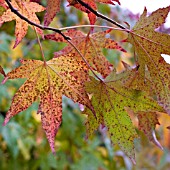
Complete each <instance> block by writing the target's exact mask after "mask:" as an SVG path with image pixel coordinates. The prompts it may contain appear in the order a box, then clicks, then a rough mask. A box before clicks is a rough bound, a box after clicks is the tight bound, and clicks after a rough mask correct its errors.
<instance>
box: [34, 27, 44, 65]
mask: <svg viewBox="0 0 170 170" xmlns="http://www.w3.org/2000/svg"><path fill="white" fill-rule="evenodd" d="M33 28H34V31H35V34H36V37H37V40H38V44H39V47H40V51H41V56H42V59H43V61H44V65H46V59H45V56H44V51H43V48H42V45H41V41H40V38H39V36H38V33H37V31H36V29H35V26H33Z"/></svg>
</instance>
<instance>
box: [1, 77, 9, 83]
mask: <svg viewBox="0 0 170 170" xmlns="http://www.w3.org/2000/svg"><path fill="white" fill-rule="evenodd" d="M8 78H9V77H5V78H4V79H3V80H2V82H1V84H5V83H6V81H7V80H8Z"/></svg>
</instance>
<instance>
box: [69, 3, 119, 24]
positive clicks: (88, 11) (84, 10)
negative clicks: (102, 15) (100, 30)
mask: <svg viewBox="0 0 170 170" xmlns="http://www.w3.org/2000/svg"><path fill="white" fill-rule="evenodd" d="M67 1H68V2H69V5H68V6H74V7H75V8H77V9H79V10H81V11H83V12H85V13H87V14H88V17H89V20H90V24H91V25H94V23H95V22H96V15H95V14H93V13H92V12H91V11H90V10H89V9H87V8H86V7H85V6H82V5H81V4H80V3H79V2H78V1H76V0H67ZM82 1H83V2H84V3H85V4H86V5H87V6H90V7H91V8H92V9H94V10H96V9H97V5H96V2H99V3H105V4H112V5H114V3H113V1H115V2H117V3H118V4H119V5H120V2H119V0H82Z"/></svg>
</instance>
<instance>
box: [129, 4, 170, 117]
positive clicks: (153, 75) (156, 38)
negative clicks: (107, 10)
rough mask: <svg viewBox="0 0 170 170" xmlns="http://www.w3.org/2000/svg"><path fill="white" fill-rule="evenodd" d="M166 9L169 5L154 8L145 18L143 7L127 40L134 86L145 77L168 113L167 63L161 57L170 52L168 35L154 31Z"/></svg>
mask: <svg viewBox="0 0 170 170" xmlns="http://www.w3.org/2000/svg"><path fill="white" fill-rule="evenodd" d="M169 11H170V6H169V7H166V8H162V9H158V10H157V11H155V12H153V13H152V14H151V15H150V16H148V17H147V10H146V8H145V10H144V12H143V14H142V15H141V17H140V19H139V21H138V22H137V23H136V25H135V26H134V28H133V29H132V31H131V32H130V33H129V37H128V40H129V42H130V43H131V44H133V46H134V49H135V52H136V53H137V62H138V64H139V69H138V72H139V76H138V79H136V80H135V81H136V84H137V85H138V88H143V87H144V86H145V85H147V84H146V82H145V81H146V80H149V81H150V82H151V83H152V86H153V89H154V91H155V93H156V95H157V101H158V103H159V104H160V105H161V106H162V107H164V109H165V110H166V111H167V113H169V114H170V85H169V84H170V65H169V64H168V63H166V62H165V60H164V59H163V57H162V56H161V54H167V55H170V35H167V34H164V33H159V32H156V31H155V29H156V28H158V27H159V26H161V25H162V24H163V23H164V22H165V19H166V17H167V15H168V13H169ZM146 76H147V78H146Z"/></svg>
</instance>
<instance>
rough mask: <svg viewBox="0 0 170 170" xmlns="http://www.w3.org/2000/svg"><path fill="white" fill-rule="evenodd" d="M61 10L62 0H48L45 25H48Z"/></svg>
mask: <svg viewBox="0 0 170 170" xmlns="http://www.w3.org/2000/svg"><path fill="white" fill-rule="evenodd" d="M59 11H60V0H47V8H46V13H45V16H44V25H45V26H48V25H49V24H50V23H51V21H52V20H53V18H54V17H55V15H56V13H57V12H59Z"/></svg>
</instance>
